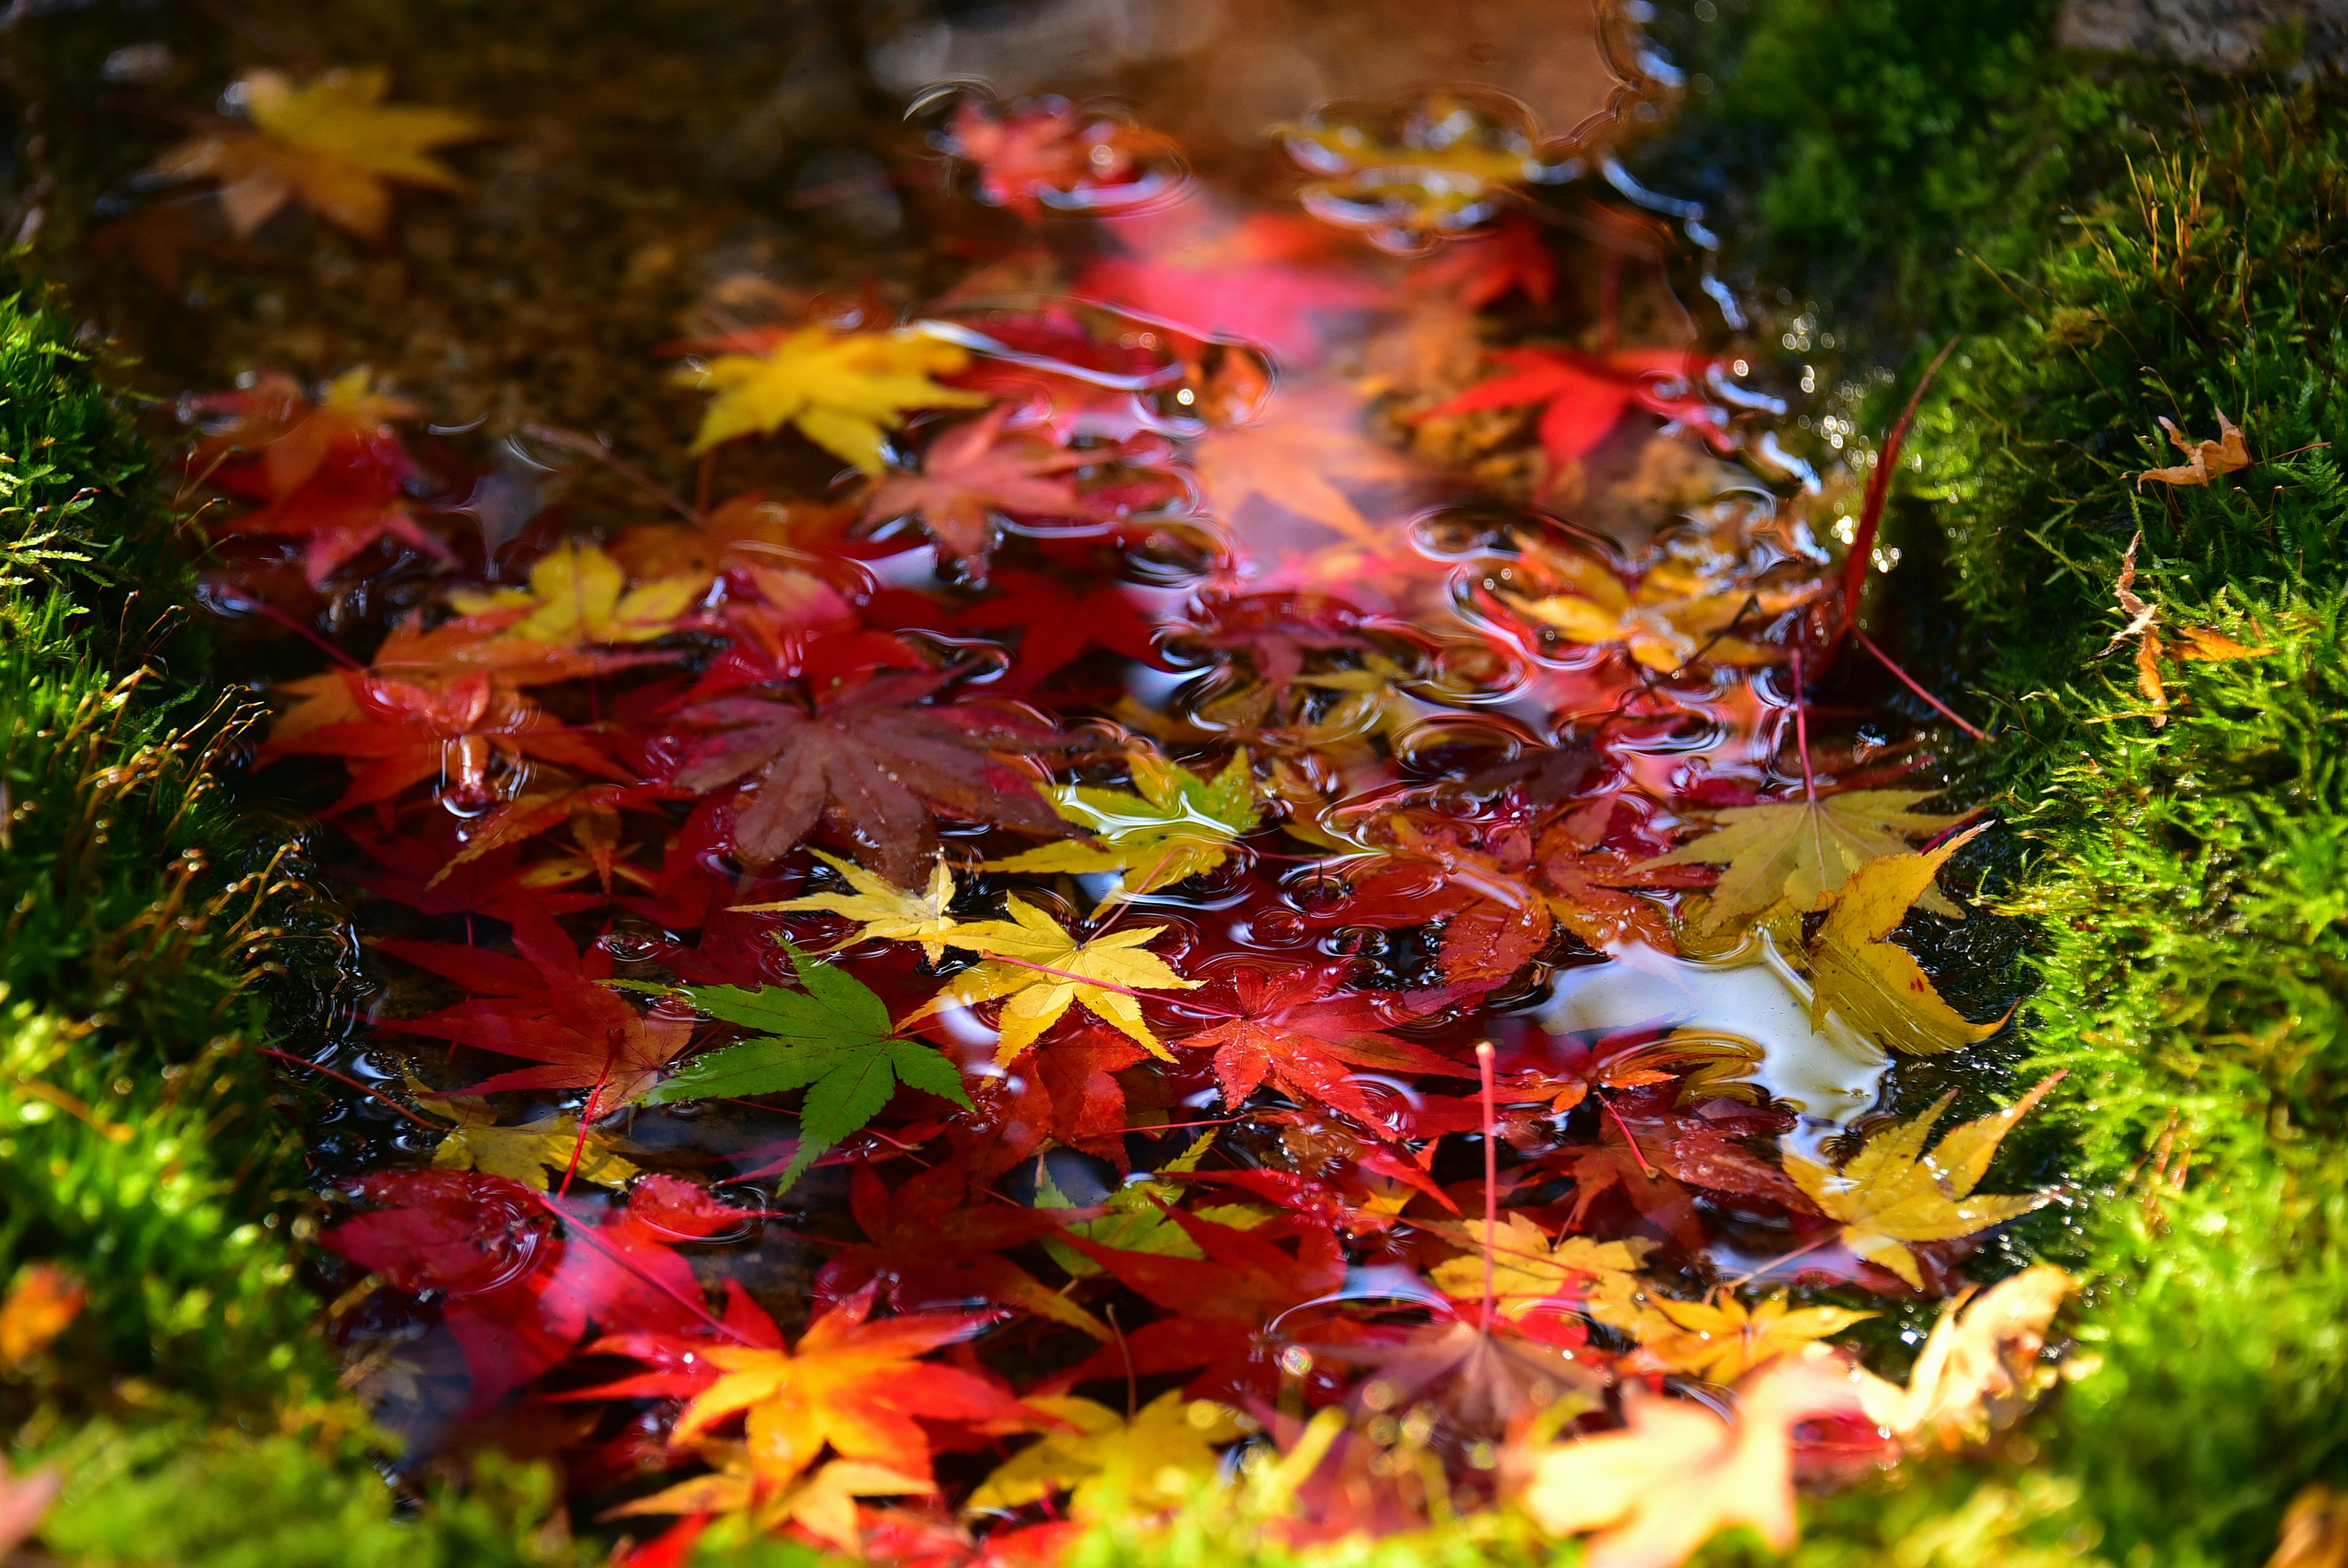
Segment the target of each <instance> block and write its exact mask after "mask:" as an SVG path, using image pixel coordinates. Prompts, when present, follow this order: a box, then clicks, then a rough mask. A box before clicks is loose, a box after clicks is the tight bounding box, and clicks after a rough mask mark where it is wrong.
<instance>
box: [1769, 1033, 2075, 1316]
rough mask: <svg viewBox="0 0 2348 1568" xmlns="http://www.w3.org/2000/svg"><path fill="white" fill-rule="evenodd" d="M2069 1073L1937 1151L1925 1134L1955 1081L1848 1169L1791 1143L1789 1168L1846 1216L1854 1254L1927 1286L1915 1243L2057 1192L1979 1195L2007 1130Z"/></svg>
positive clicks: (1968, 1125)
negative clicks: (1929, 1146)
mask: <svg viewBox="0 0 2348 1568" xmlns="http://www.w3.org/2000/svg"><path fill="white" fill-rule="evenodd" d="M2062 1076H2063V1075H2062V1074H2061V1073H2059V1072H2057V1073H2055V1075H2054V1076H2053V1077H2051V1078H2048V1079H2046V1080H2044V1081H2043V1082H2041V1083H2039V1084H2038V1085H2037V1086H2036V1087H2034V1089H2032V1090H2031V1091H2030V1092H2029V1093H2027V1094H2024V1096H2023V1097H2022V1098H2021V1099H2019V1100H2017V1101H2015V1102H2013V1104H2011V1105H2009V1106H2007V1107H2006V1108H2005V1109H2004V1110H2003V1111H2000V1112H1996V1113H1995V1114H1993V1115H1989V1116H1983V1117H1980V1118H1978V1119H1976V1120H1974V1121H1972V1122H1964V1123H1962V1124H1961V1125H1959V1126H1957V1127H1956V1128H1954V1129H1952V1131H1951V1132H1949V1134H1948V1136H1947V1137H1945V1138H1942V1139H1941V1143H1940V1146H1939V1147H1938V1148H1936V1149H1934V1150H1932V1151H1931V1153H1925V1152H1924V1140H1925V1139H1926V1138H1928V1137H1930V1136H1931V1132H1932V1128H1933V1126H1934V1124H1935V1123H1937V1122H1939V1121H1940V1119H1941V1115H1942V1113H1943V1112H1946V1111H1947V1110H1948V1109H1949V1106H1950V1105H1951V1104H1952V1102H1954V1101H1955V1100H1956V1097H1957V1091H1955V1090H1953V1089H1952V1090H1951V1091H1949V1092H1947V1093H1946V1094H1943V1095H1942V1096H1941V1098H1940V1099H1938V1100H1936V1101H1934V1102H1932V1104H1931V1106H1930V1107H1929V1108H1928V1109H1926V1110H1925V1111H1924V1112H1922V1113H1921V1114H1920V1115H1918V1116H1915V1117H1913V1118H1911V1119H1910V1120H1909V1121H1906V1122H1899V1123H1896V1124H1895V1125H1893V1126H1892V1127H1890V1128H1889V1129H1887V1130H1886V1131H1884V1132H1881V1133H1880V1134H1879V1135H1877V1136H1876V1137H1874V1138H1871V1139H1869V1141H1868V1143H1867V1146H1866V1147H1865V1148H1863V1149H1861V1150H1859V1153H1857V1154H1854V1155H1853V1156H1851V1160H1850V1163H1849V1164H1847V1165H1845V1166H1844V1167H1843V1168H1842V1169H1841V1170H1840V1171H1836V1170H1832V1169H1830V1168H1828V1166H1825V1165H1821V1164H1819V1163H1817V1162H1816V1161H1814V1160H1812V1159H1810V1158H1809V1157H1808V1156H1807V1155H1804V1154H1801V1153H1797V1152H1795V1151H1792V1150H1787V1153H1786V1173H1787V1175H1789V1176H1791V1177H1793V1178H1794V1181H1795V1183H1796V1184H1797V1185H1799V1186H1800V1187H1801V1189H1802V1191H1803V1192H1804V1193H1805V1194H1807V1195H1808V1197H1809V1199H1810V1201H1811V1202H1812V1203H1814V1204H1818V1208H1819V1209H1820V1211H1821V1212H1823V1213H1824V1214H1826V1215H1827V1216H1828V1218H1830V1219H1834V1220H1838V1221H1839V1222H1841V1225H1842V1242H1843V1245H1845V1246H1847V1247H1849V1248H1850V1250H1851V1252H1852V1253H1853V1254H1855V1255H1858V1256H1859V1257H1863V1258H1868V1259H1869V1260H1871V1261H1873V1262H1876V1263H1879V1264H1881V1265H1882V1266H1884V1267H1886V1268H1888V1269H1890V1271H1891V1272H1892V1273H1894V1274H1896V1275H1898V1276H1900V1278H1902V1279H1904V1280H1906V1281H1907V1282H1908V1283H1909V1284H1910V1285H1912V1286H1917V1287H1919V1288H1920V1289H1921V1287H1922V1286H1923V1283H1924V1276H1923V1274H1922V1272H1921V1270H1920V1269H1919V1268H1918V1267H1917V1266H1916V1255H1915V1254H1914V1253H1911V1252H1910V1251H1909V1250H1908V1245H1907V1244H1908V1243H1910V1242H1911V1241H1912V1242H1925V1241H1949V1240H1952V1239H1954V1238H1955V1237H1957V1236H1963V1235H1972V1234H1973V1233H1974V1232H1975V1231H1982V1230H1987V1229H1988V1228H1989V1227H1990V1226H1992V1225H2003V1224H2004V1223H2005V1222H2006V1221H2008V1220H2013V1219H2019V1218H2021V1217H2022V1216H2023V1215H2024V1214H2028V1213H2030V1212H2031V1211H2032V1210H2033V1209H2036V1208H2041V1207H2044V1205H2045V1204H2048V1203H2051V1202H2052V1201H2053V1200H2054V1197H2055V1194H2052V1193H2030V1194H2012V1195H2009V1194H1990V1195H1988V1196H1983V1197H1976V1196H1974V1195H1973V1189H1974V1188H1975V1187H1976V1186H1979V1185H1980V1184H1981V1180H1982V1177H1983V1176H1984V1175H1986V1174H1988V1173H1989V1163H1990V1160H1991V1158H1992V1156H1993V1155H1995V1154H1996V1153H1997V1146H1998V1144H1999V1143H2002V1142H2003V1141H2004V1138H2005V1135H2006V1133H2008V1132H2012V1131H2013V1125H2014V1123H2015V1122H2019V1121H2021V1120H2022V1119H2023V1117H2024V1116H2026V1115H2028V1114H2029V1112H2030V1108H2031V1107H2032V1106H2034V1105H2035V1104H2037V1103H2038V1102H2039V1101H2040V1100H2041V1099H2042V1098H2044V1095H2045V1093H2046V1091H2048V1090H2050V1089H2052V1088H2054V1087H2055V1082H2056V1081H2058V1080H2060V1079H2061V1078H2062Z"/></svg>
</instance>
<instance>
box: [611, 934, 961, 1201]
mask: <svg viewBox="0 0 2348 1568" xmlns="http://www.w3.org/2000/svg"><path fill="white" fill-rule="evenodd" d="M783 948H784V950H785V951H786V952H788V953H789V954H790V956H791V967H792V968H795V969H797V970H798V977H799V984H800V985H802V986H804V987H806V988H807V989H805V990H796V991H795V990H792V989H790V988H789V987H788V986H763V987H761V988H759V989H757V990H755V991H753V990H745V989H742V988H741V987H740V986H687V987H685V990H684V995H685V998H686V999H688V1000H690V1001H691V1002H692V1003H693V1005H694V1006H695V1007H696V1008H698V1009H700V1010H702V1011H703V1012H705V1013H707V1014H709V1015H710V1016H711V1017H713V1018H720V1019H723V1020H726V1022H727V1023H734V1024H740V1025H741V1026H742V1027H744V1028H745V1029H756V1030H765V1031H766V1032H765V1033H764V1034H761V1035H759V1036H757V1038H755V1039H751V1040H743V1041H741V1042H740V1043H738V1044H736V1045H729V1046H726V1048H725V1049H723V1050H713V1051H710V1052H709V1053H708V1054H706V1055H704V1056H697V1057H695V1058H694V1059H693V1060H692V1061H689V1062H687V1063H686V1064H685V1066H684V1067H683V1068H682V1069H680V1070H679V1071H675V1072H674V1073H671V1074H670V1075H669V1076H668V1077H667V1078H666V1079H664V1080H663V1081H662V1082H661V1084H660V1086H659V1087H658V1088H656V1089H654V1091H652V1092H651V1093H649V1094H647V1095H645V1096H644V1103H645V1104H647V1105H666V1104H669V1103H671V1102H675V1101H678V1100H706V1099H713V1098H716V1097H719V1096H724V1097H726V1098H737V1097H740V1096H743V1095H750V1094H782V1093H786V1092H788V1091H791V1090H795V1089H804V1090H806V1091H807V1098H806V1099H805V1100H803V1101H802V1102H800V1105H799V1147H798V1153H796V1154H794V1155H792V1156H791V1163H790V1164H789V1165H788V1166H787V1167H786V1168H785V1169H784V1171H783V1178H782V1185H781V1187H779V1188H778V1189H777V1191H778V1192H785V1191H788V1190H789V1188H790V1186H791V1184H793V1183H795V1182H797V1181H798V1179H799V1177H800V1176H802V1175H804V1174H805V1173H806V1172H807V1169H808V1166H810V1165H812V1164H814V1163H815V1162H816V1160H817V1159H818V1157H819V1156H820V1155H821V1154H822V1153H823V1152H824V1151H825V1150H827V1149H829V1148H831V1147H832V1146H833V1145H834V1144H836V1143H839V1141H840V1140H841V1139H843V1138H846V1137H847V1136H848V1135H849V1134H850V1133H851V1132H856V1131H857V1130H858V1129H859V1128H860V1127H862V1126H863V1125H864V1124H865V1123H866V1122H870V1121H871V1120H872V1118H874V1117H875V1116H878V1115H879V1114H880V1112H881V1111H882V1110H883V1109H884V1108H886V1107H887V1105H888V1103H889V1102H890V1101H891V1099H892V1098H893V1097H894V1096H895V1095H896V1092H897V1086H898V1085H899V1084H904V1085H906V1086H907V1087H909V1088H912V1089H919V1090H921V1091H923V1092H925V1093H930V1094H935V1095H937V1096H939V1097H940V1098H941V1099H945V1100H951V1101H953V1102H954V1103H955V1104H957V1105H960V1106H961V1107H963V1109H964V1110H969V1109H970V1108H971V1104H970V1096H969V1095H967V1094H965V1093H963V1087H962V1072H961V1071H960V1070H959V1069H958V1068H956V1067H955V1066H954V1064H953V1062H952V1061H948V1060H947V1059H946V1058H945V1057H943V1056H942V1055H940V1054H939V1053H938V1052H937V1051H936V1050H933V1049H932V1048H931V1047H929V1046H926V1045H922V1044H921V1043H919V1042H918V1041H914V1040H904V1039H901V1038H899V1036H898V1035H897V1032H896V1030H895V1029H894V1027H893V1026H892V1025H891V1022H890V1020H889V1009H888V1008H887V1006H886V1005H884V1004H883V1003H882V1002H881V1000H880V998H879V997H877V996H875V995H873V994H872V988H871V987H870V986H868V985H866V984H864V983H863V982H862V981H861V980H859V979H856V978H855V977H854V976H852V975H849V974H846V973H844V972H843V971H841V970H840V969H839V968H834V967H833V966H831V965H829V964H820V963H816V962H814V961H812V960H810V959H809V958H808V956H807V955H806V954H805V953H802V952H800V951H799V950H798V948H794V947H792V946H791V945H790V944H789V943H788V942H786V943H784V944H783Z"/></svg>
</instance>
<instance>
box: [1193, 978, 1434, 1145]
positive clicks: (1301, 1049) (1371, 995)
mask: <svg viewBox="0 0 2348 1568" xmlns="http://www.w3.org/2000/svg"><path fill="white" fill-rule="evenodd" d="M1353 969H1354V966H1353V965H1351V964H1313V965H1304V964H1299V965H1295V966H1293V967H1291V968H1283V969H1278V970H1269V971H1267V970H1264V969H1261V968H1242V969H1240V970H1238V971H1236V972H1235V973H1234V974H1233V975H1232V976H1231V979H1230V981H1229V982H1228V985H1229V989H1230V992H1231V999H1232V1001H1233V1003H1234V1004H1235V1005H1234V1008H1233V1012H1234V1016H1233V1017H1231V1019H1229V1020H1226V1021H1224V1022H1221V1023H1217V1024H1212V1025H1210V1026H1209V1027H1208V1028H1206V1029H1203V1030H1200V1031H1199V1032H1198V1033H1196V1034H1193V1035H1191V1036H1190V1037H1189V1038H1188V1039H1187V1040H1182V1041H1181V1042H1180V1043H1181V1044H1182V1045H1183V1046H1184V1047H1185V1048H1186V1049H1188V1050H1212V1051H1213V1052H1214V1053H1215V1077H1216V1080H1217V1081H1219V1082H1220V1084H1221V1085H1222V1091H1223V1104H1224V1106H1225V1107H1226V1108H1227V1109H1229V1110H1231V1111H1234V1112H1236V1111H1239V1110H1241V1108H1243V1107H1244V1106H1245V1105H1246V1104H1247V1100H1248V1096H1249V1095H1251V1094H1252V1093H1254V1092H1255V1091H1256V1089H1257V1087H1258V1086H1259V1085H1261V1084H1262V1082H1263V1081H1265V1080H1266V1079H1267V1078H1269V1079H1270V1080H1271V1081H1272V1082H1273V1083H1274V1084H1276V1085H1277V1086H1278V1087H1279V1089H1280V1090H1281V1091H1282V1093H1285V1094H1288V1095H1291V1096H1292V1097H1294V1098H1295V1099H1296V1100H1298V1101H1300V1102H1303V1103H1305V1104H1308V1105H1309V1104H1316V1103H1317V1104H1322V1105H1327V1106H1331V1107H1333V1108H1334V1109H1336V1110H1339V1111H1343V1112H1345V1113H1346V1114H1347V1115H1349V1116H1352V1117H1354V1119H1355V1120H1356V1121H1358V1122H1362V1123H1363V1124H1364V1125H1365V1126H1367V1127H1370V1128H1373V1129H1376V1128H1380V1127H1381V1126H1382V1125H1383V1122H1382V1121H1381V1119H1380V1117H1379V1115H1378V1112H1377V1109H1376V1107H1375V1106H1373V1105H1372V1104H1370V1103H1369V1102H1368V1101H1366V1100H1365V1099H1364V1098H1363V1095H1362V1090H1361V1086H1360V1085H1359V1084H1358V1083H1356V1082H1355V1081H1354V1076H1353V1074H1354V1070H1355V1069H1357V1068H1366V1069H1368V1070H1370V1071H1374V1072H1390V1073H1435V1074H1438V1075H1441V1076H1444V1077H1449V1078H1467V1077H1471V1076H1473V1069H1463V1068H1462V1067H1460V1066H1459V1065H1458V1063H1457V1062H1454V1061H1448V1060H1447V1059H1445V1058H1444V1057H1441V1056H1438V1055H1437V1054H1436V1053H1435V1052H1434V1051H1431V1050H1428V1049H1427V1048H1426V1047H1425V1046H1423V1045H1416V1044H1413V1043H1412V1042H1410V1041H1409V1040H1398V1039H1396V1038H1395V1036H1394V1035H1392V1034H1390V1033H1388V1032H1387V1031H1388V1030H1391V1029H1393V1028H1394V1027H1395V1025H1396V1024H1401V1023H1407V1022H1409V1021H1411V1020H1413V1019H1414V1018H1417V1017H1424V1016H1425V1015H1426V1013H1428V1012H1432V1011H1434V1010H1436V1009H1437V1008H1439V1007H1441V1006H1443V1005H1444V1003H1445V1002H1446V1001H1447V998H1445V997H1442V996H1441V995H1439V994H1438V995H1437V996H1436V997H1435V998H1433V999H1426V998H1414V997H1412V996H1411V995H1410V994H1409V993H1407V992H1405V993H1402V994H1399V995H1397V994H1395V993H1393V992H1383V993H1381V992H1373V991H1354V990H1348V989H1346V988H1347V982H1348V979H1349V978H1350V976H1351V974H1352V972H1353Z"/></svg>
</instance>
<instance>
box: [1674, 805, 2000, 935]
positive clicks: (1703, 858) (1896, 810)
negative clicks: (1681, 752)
mask: <svg viewBox="0 0 2348 1568" xmlns="http://www.w3.org/2000/svg"><path fill="white" fill-rule="evenodd" d="M1934 793H1935V792H1933V791H1931V790H1904V789H1871V790H1846V791H1844V792H1842V793H1841V794H1821V795H1819V796H1818V798H1817V799H1816V800H1807V801H1781V802H1775V803H1772V804H1767V805H1740V806H1732V807H1730V808H1728V809H1727V810H1725V811H1720V812H1715V813H1714V814H1713V815H1714V817H1715V823H1716V825H1715V827H1714V829H1713V831H1712V832H1710V833H1708V834H1706V835H1704V836H1703V837H1701V838H1699V839H1697V840H1695V841H1694V843H1692V844H1684V845H1680V847H1679V848H1677V849H1674V850H1673V851H1672V852H1671V853H1670V854H1669V855H1663V856H1657V857H1656V858H1654V859H1653V860H1650V861H1647V862H1646V863H1645V864H1644V865H1643V866H1638V867H1636V868H1635V869H1638V870H1646V869H1648V868H1649V867H1652V866H1689V865H1696V864H1703V865H1707V866H1726V867H1727V869H1726V870H1725V871H1724V872H1722V873H1721V877H1720V884H1719V886H1716V887H1715V888H1714V889H1713V894H1712V897H1711V898H1710V899H1709V900H1708V901H1707V903H1706V905H1705V907H1704V915H1703V917H1702V918H1701V919H1700V920H1698V922H1697V925H1696V928H1697V929H1698V930H1699V931H1701V932H1707V933H1709V932H1715V931H1721V930H1725V929H1726V928H1728V927H1732V926H1737V925H1743V924H1745V923H1746V922H1748V921H1750V920H1752V919H1753V918H1755V917H1759V916H1764V915H1766V914H1767V913H1768V912H1769V911H1770V910H1772V909H1774V908H1776V907H1778V906H1781V905H1782V906H1784V907H1787V908H1789V909H1795V910H1799V911H1803V912H1806V913H1807V911H1809V910H1812V909H1815V908H1817V907H1818V905H1819V904H1820V903H1821V902H1822V901H1823V900H1824V899H1825V897H1826V896H1827V895H1828V894H1829V893H1831V892H1833V891H1834V890H1835V889H1837V888H1838V887H1840V886H1842V885H1843V884H1844V883H1845V882H1846V881H1848V880H1849V878H1850V875H1851V873H1853V872H1855V871H1857V870H1858V869H1859V867H1860V866H1864V865H1866V864H1867V863H1868V862H1869V861H1870V860H1873V859H1876V858H1878V857H1879V856H1886V855H1904V854H1906V853H1907V851H1908V838H1909V837H1910V836H1916V835H1923V834H1928V833H1938V832H1940V831H1941V829H1942V828H1944V827H1948V826H1950V825H1953V824H1955V823H1958V822H1962V821H1963V820H1964V819H1963V818H1962V817H1961V816H1930V815H1920V814H1919V813H1917V812H1915V811H1913V810H1911V809H1910V808H1911V807H1912V806H1914V805H1915V804H1917V803H1918V802H1920V801H1925V800H1930V799H1931V797H1932V795H1933V794H1934ZM1917 902H1918V903H1920V904H1921V905H1922V907H1925V908H1927V909H1930V910H1931V912H1932V913H1933V914H1935V915H1946V916H1948V917H1951V918H1952V919H1953V918H1960V917H1962V914H1963V911H1962V910H1960V909H1959V908H1958V907H1956V906H1955V905H1954V904H1952V903H1950V902H1949V900H1948V899H1947V898H1945V897H1942V896H1941V894H1940V893H1939V892H1938V891H1937V890H1935V889H1932V888H1930V887H1927V888H1926V889H1925V890H1924V891H1923V892H1922V893H1921V895H1920V896H1919V897H1918V900H1917Z"/></svg>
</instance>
